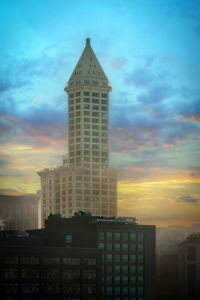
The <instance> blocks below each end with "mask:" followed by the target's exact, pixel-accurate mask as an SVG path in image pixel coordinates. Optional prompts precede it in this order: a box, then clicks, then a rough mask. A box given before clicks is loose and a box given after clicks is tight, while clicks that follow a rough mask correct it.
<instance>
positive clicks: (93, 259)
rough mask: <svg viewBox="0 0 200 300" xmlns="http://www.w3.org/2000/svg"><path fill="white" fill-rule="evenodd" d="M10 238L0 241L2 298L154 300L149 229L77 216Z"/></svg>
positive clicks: (51, 219) (57, 219)
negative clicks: (25, 234)
mask: <svg viewBox="0 0 200 300" xmlns="http://www.w3.org/2000/svg"><path fill="white" fill-rule="evenodd" d="M10 235H11V234H9V235H8V236H7V237H6V233H5V232H4V233H1V239H0V245H1V246H2V247H0V257H1V262H0V270H1V271H0V276H1V295H3V297H5V298H6V299H77V300H78V299H84V300H86V299H87V300H89V299H90V300H92V299H99V300H100V299H106V300H110V299H115V300H155V227H154V226H151V225H138V224H136V221H135V218H125V217H113V218H105V217H92V216H91V215H88V214H87V213H83V212H80V213H77V214H76V215H75V216H74V217H72V218H62V217H60V216H50V217H49V218H48V220H47V221H46V226H45V228H44V229H40V230H32V231H29V236H24V237H23V236H21V237H19V238H18V240H17V238H16V237H11V236H10ZM13 239H14V241H13V242H12V240H13ZM20 239H21V240H20ZM16 245H17V247H16ZM30 246H31V247H30ZM9 297H10V298H9Z"/></svg>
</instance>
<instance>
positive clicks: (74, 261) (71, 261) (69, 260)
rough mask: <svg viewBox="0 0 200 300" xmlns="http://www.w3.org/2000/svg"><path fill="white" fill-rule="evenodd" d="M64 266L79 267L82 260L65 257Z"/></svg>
mask: <svg viewBox="0 0 200 300" xmlns="http://www.w3.org/2000/svg"><path fill="white" fill-rule="evenodd" d="M63 264H64V265H79V264H80V258H72V257H63Z"/></svg>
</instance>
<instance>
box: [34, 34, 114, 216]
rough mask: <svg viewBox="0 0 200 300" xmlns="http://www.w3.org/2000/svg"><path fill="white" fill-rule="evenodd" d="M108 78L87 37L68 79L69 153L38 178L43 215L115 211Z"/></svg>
mask: <svg viewBox="0 0 200 300" xmlns="http://www.w3.org/2000/svg"><path fill="white" fill-rule="evenodd" d="M111 90H112V88H111V87H110V86H109V82H108V79H107V77H106V75H105V73H104V71H103V69H102V67H101V65H100V63H99V62H98V60H97V58H96V56H95V54H94V52H93V50H92V48H91V45H90V39H89V38H87V39H86V46H85V49H84V51H83V53H82V55H81V57H80V59H79V61H78V63H77V65H76V67H75V69H74V71H73V72H72V75H71V77H70V79H69V81H68V85H67V87H66V88H65V91H66V92H67V94H68V120H69V121H68V137H69V138H68V158H66V156H65V158H64V160H63V166H61V167H58V168H56V169H45V170H44V171H42V172H39V173H38V174H39V175H40V177H41V186H42V199H43V201H42V203H43V206H42V207H43V209H42V210H43V219H45V218H47V216H48V215H49V214H50V213H53V214H54V213H63V214H64V215H65V217H70V216H72V215H73V214H74V212H77V211H80V210H82V211H90V212H92V213H93V215H98V216H106V217H112V216H116V215H117V174H118V171H117V170H114V169H112V168H109V152H108V125H109V124H108V120H109V92H110V91H111Z"/></svg>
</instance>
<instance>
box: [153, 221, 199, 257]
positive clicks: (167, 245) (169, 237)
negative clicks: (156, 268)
mask: <svg viewBox="0 0 200 300" xmlns="http://www.w3.org/2000/svg"><path fill="white" fill-rule="evenodd" d="M194 232H200V224H192V226H190V227H185V226H183V225H170V226H167V227H157V228H156V253H157V255H159V256H162V255H174V254H178V245H179V244H180V243H181V242H183V241H184V239H185V238H186V237H187V236H188V235H190V234H192V233H194Z"/></svg>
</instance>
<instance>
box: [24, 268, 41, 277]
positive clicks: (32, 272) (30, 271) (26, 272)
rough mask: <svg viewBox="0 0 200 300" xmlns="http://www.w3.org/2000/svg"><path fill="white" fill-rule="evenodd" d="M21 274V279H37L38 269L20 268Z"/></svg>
mask: <svg viewBox="0 0 200 300" xmlns="http://www.w3.org/2000/svg"><path fill="white" fill-rule="evenodd" d="M21 276H22V278H23V279H39V270H38V269H22V273H21Z"/></svg>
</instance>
